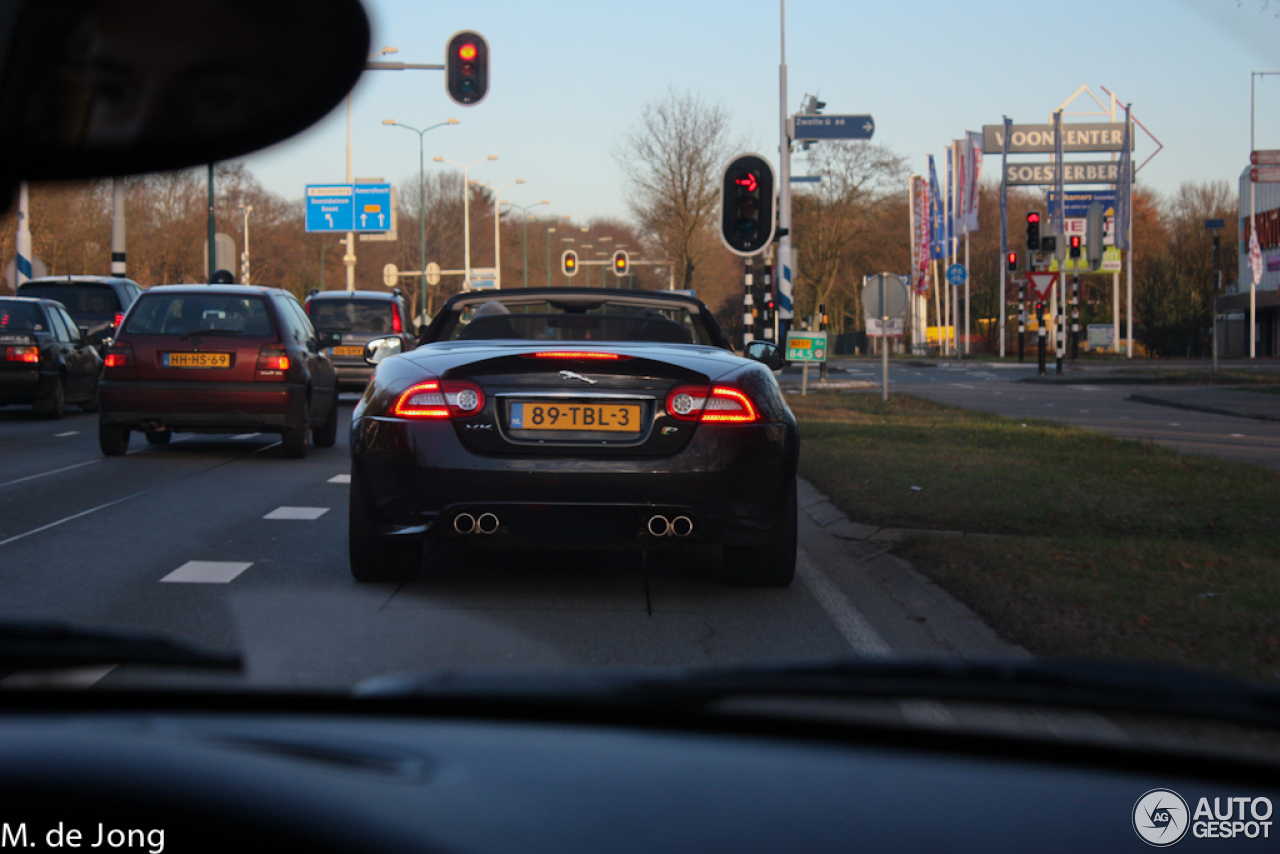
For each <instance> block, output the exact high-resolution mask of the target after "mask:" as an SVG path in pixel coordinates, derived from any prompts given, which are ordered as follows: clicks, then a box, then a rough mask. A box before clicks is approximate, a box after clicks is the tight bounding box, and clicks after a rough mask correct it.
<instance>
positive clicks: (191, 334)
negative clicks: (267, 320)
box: [182, 329, 244, 341]
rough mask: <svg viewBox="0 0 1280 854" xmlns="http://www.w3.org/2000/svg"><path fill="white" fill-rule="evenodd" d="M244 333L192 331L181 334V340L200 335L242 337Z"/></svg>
mask: <svg viewBox="0 0 1280 854" xmlns="http://www.w3.org/2000/svg"><path fill="white" fill-rule="evenodd" d="M243 334H244V331H243V330H240V329H192V330H191V331H190V332H184V333H183V334H182V340H183V341H186V340H187V339H188V338H195V337H197V336H200V335H243Z"/></svg>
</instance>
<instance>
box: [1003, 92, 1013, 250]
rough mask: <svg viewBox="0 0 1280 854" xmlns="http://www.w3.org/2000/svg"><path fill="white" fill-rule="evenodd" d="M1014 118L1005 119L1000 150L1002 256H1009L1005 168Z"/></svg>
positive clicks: (1007, 198)
mask: <svg viewBox="0 0 1280 854" xmlns="http://www.w3.org/2000/svg"><path fill="white" fill-rule="evenodd" d="M1012 124H1013V119H1011V118H1008V117H1007V116H1006V117H1005V120H1004V147H1003V150H1002V151H1001V152H1000V257H1001V258H1007V257H1008V256H1009V185H1008V183H1007V182H1006V181H1005V169H1006V167H1007V166H1008V163H1009V127H1010V126H1011V125H1012Z"/></svg>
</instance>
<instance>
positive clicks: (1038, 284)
mask: <svg viewBox="0 0 1280 854" xmlns="http://www.w3.org/2000/svg"><path fill="white" fill-rule="evenodd" d="M1027 278H1028V279H1029V280H1030V281H1031V287H1033V288H1034V289H1035V292H1036V295H1037V296H1039V297H1040V299H1045V298H1046V297H1047V296H1049V290H1050V288H1052V287H1053V286H1054V285H1055V284H1056V283H1057V281H1058V274H1057V272H1053V273H1045V272H1035V273H1031V272H1029V273H1027Z"/></svg>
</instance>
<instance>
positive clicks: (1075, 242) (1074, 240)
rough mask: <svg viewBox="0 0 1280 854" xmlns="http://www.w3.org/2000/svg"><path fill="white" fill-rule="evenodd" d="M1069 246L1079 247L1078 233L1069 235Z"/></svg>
mask: <svg viewBox="0 0 1280 854" xmlns="http://www.w3.org/2000/svg"><path fill="white" fill-rule="evenodd" d="M1071 248H1072V249H1079V248H1080V235H1078V234H1073V235H1071Z"/></svg>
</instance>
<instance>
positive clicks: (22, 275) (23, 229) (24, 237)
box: [13, 181, 31, 294]
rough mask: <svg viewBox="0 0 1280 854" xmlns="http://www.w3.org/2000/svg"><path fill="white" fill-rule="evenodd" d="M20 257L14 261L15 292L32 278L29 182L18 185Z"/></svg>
mask: <svg viewBox="0 0 1280 854" xmlns="http://www.w3.org/2000/svg"><path fill="white" fill-rule="evenodd" d="M17 243H18V247H17V248H18V257H17V258H16V259H15V261H14V277H13V292H14V293H15V294H16V293H17V292H18V288H19V287H20V286H21V285H22V283H23V282H26V281H28V280H29V279H30V278H31V193H30V191H29V190H28V189H27V182H26V181H23V182H22V183H20V184H18V234H17Z"/></svg>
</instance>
